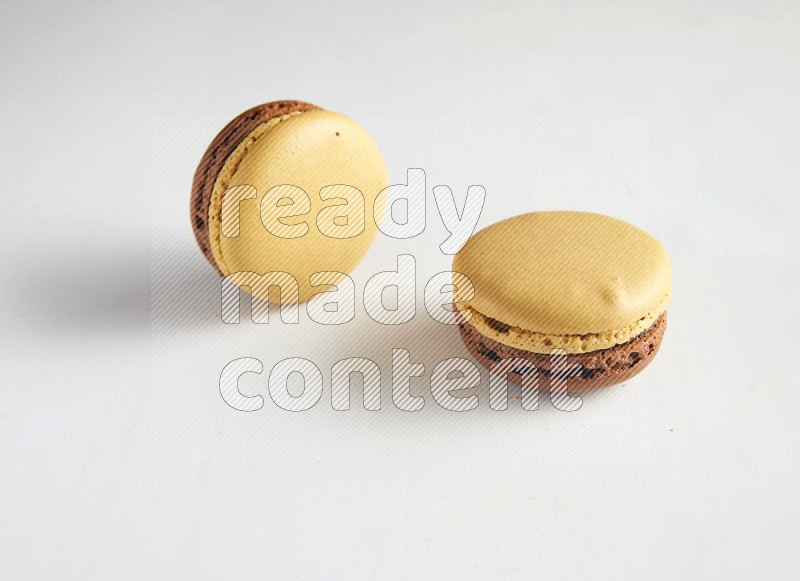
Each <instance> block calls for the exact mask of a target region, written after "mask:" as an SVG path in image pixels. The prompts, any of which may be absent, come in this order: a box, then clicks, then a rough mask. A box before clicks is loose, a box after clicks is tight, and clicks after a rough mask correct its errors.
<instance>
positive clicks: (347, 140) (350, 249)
mask: <svg viewBox="0 0 800 581" xmlns="http://www.w3.org/2000/svg"><path fill="white" fill-rule="evenodd" d="M387 185H388V173H387V170H386V164H385V163H384V161H383V158H382V156H381V153H380V151H379V150H378V147H377V145H376V144H375V142H374V141H373V140H372V138H371V137H370V136H369V134H367V132H366V131H365V130H364V129H363V128H362V127H361V126H359V125H358V124H357V123H356V122H355V121H353V120H351V119H349V118H347V117H345V116H344V115H341V114H339V113H333V112H331V111H325V110H323V109H320V108H319V107H317V106H315V105H311V104H309V103H303V102H301V101H276V102H272V103H266V104H264V105H259V106H258V107H254V108H252V109H250V110H248V111H245V112H244V113H242V114H241V115H239V116H238V117H236V118H235V119H233V121H231V122H230V123H228V125H227V126H226V127H225V128H224V129H223V130H222V131H221V132H220V133H219V134H218V135H217V136H216V137H215V138H214V140H213V141H212V142H211V145H210V146H209V147H208V150H207V151H206V152H205V154H204V155H203V157H202V159H201V161H200V164H199V166H198V168H197V171H196V173H195V176H194V183H193V185H192V197H191V221H192V228H193V230H194V235H195V238H196V240H197V243H198V245H199V246H200V249H201V250H202V252H203V254H204V255H205V257H206V259H207V260H208V262H209V263H210V264H211V265H212V266H213V267H214V268H215V269H216V270H217V272H218V273H220V274H221V275H223V276H228V275H231V274H235V275H237V276H238V275H239V274H242V276H243V278H241V279H240V280H238V281H234V282H238V283H242V282H247V281H248V280H251V279H252V276H253V275H264V274H265V273H274V272H280V273H288V274H289V275H291V276H292V277H294V278H295V279H296V280H297V284H298V287H299V290H298V292H297V293H296V294H294V295H292V296H289V297H288V298H287V296H286V293H285V292H282V293H281V296H280V298H279V300H280V301H281V302H294V301H296V300H299V301H304V300H306V299H308V298H309V297H310V296H311V295H313V294H315V292H319V289H316V290H315V284H316V285H319V284H328V285H329V284H335V283H336V281H337V280H338V279H341V278H342V277H343V276H344V275H346V274H347V273H349V272H350V271H351V270H352V269H353V268H354V267H355V266H356V265H357V264H358V262H359V261H360V260H361V258H362V257H363V256H364V254H365V253H366V251H367V249H368V248H369V246H370V244H371V243H372V241H373V239H374V238H375V235H376V234H377V232H378V227H377V224H376V219H379V218H380V216H382V213H383V208H381V207H376V197H377V196H378V194H379V193H380V192H381V190H383V189H384V188H386V187H387ZM377 206H380V204H377ZM248 273H250V274H248ZM315 273H327V274H325V275H322V276H320V277H318V278H317V279H316V283H315V284H312V277H313V275H314V274H315ZM248 276H250V277H251V278H250V279H248ZM244 288H246V290H248V291H250V292H252V293H253V294H254V295H257V296H260V298H264V299H267V298H269V299H270V300H273V302H276V301H275V300H274V297H275V295H269V296H267V290H268V285H266V284H265V285H261V286H260V287H259V286H258V285H255V284H251V285H250V286H245V287H244ZM259 288H260V289H261V292H259V290H258V289H259ZM282 291H283V289H282ZM290 294H291V293H290Z"/></svg>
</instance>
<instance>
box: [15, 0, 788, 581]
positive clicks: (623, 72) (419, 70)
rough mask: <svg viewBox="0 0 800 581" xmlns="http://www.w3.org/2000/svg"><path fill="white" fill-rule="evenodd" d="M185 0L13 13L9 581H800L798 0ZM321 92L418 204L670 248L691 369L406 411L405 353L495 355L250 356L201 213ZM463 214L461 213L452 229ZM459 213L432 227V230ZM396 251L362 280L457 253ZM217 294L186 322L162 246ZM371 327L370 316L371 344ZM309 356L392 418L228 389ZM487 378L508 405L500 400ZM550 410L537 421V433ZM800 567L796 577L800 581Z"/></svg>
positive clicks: (441, 339) (300, 346)
mask: <svg viewBox="0 0 800 581" xmlns="http://www.w3.org/2000/svg"><path fill="white" fill-rule="evenodd" d="M562 4H563V3H562V2H552V3H536V4H534V5H527V4H525V5H523V4H522V3H519V5H517V6H513V7H509V8H507V9H503V10H500V9H499V8H493V9H492V8H487V7H479V6H477V5H475V6H468V5H465V3H463V2H458V3H455V2H454V3H451V4H449V5H439V4H437V5H433V3H430V2H425V3H420V5H419V6H405V5H404V6H403V7H396V8H387V7H385V6H382V5H381V4H379V3H368V2H364V3H361V4H356V3H350V4H348V5H347V6H341V5H340V3H329V4H320V5H311V4H308V3H298V4H294V5H291V6H287V5H285V4H278V5H275V6H269V5H266V4H265V3H252V4H247V3H225V4H221V5H220V6H217V7H211V6H198V5H197V4H196V3H191V4H189V3H185V4H181V3H165V2H158V3H152V4H150V5H145V6H143V5H142V4H140V3H137V4H131V5H130V6H128V7H120V6H114V5H111V4H108V5H105V4H104V5H96V6H95V5H88V4H86V5H78V4H76V3H67V4H63V3H52V5H49V4H48V5H44V4H37V3H25V4H23V5H19V6H10V5H9V6H4V7H3V8H0V21H2V22H3V23H4V34H3V35H2V36H0V49H1V50H0V55H2V56H0V73H1V74H2V77H3V78H4V79H5V84H4V90H3V91H2V93H0V130H2V134H3V135H4V139H3V140H2V144H0V148H1V150H0V169H3V170H4V175H6V176H7V177H6V193H5V194H4V202H5V206H6V208H9V207H10V212H7V214H6V220H5V221H4V228H3V230H2V234H0V236H2V238H0V239H1V240H2V242H3V245H4V247H5V249H6V253H5V254H6V257H5V268H4V272H5V276H4V283H3V284H2V285H1V286H0V289H2V290H1V291H0V292H2V299H3V300H2V308H3V313H2V321H3V324H2V327H0V329H1V331H0V332H2V336H0V341H2V344H0V348H1V349H2V353H3V380H2V388H0V389H1V390H2V391H0V564H1V565H0V566H2V570H3V577H7V578H41V577H59V578H62V577H66V578H87V577H97V578H107V577H109V576H113V577H117V578H143V577H148V578H149V577H190V578H219V577H223V576H224V577H233V576H245V577H259V578H264V577H268V578H286V577H298V578H335V577H338V578H359V577H364V578H367V577H373V576H376V575H380V576H383V577H390V578H410V577H423V578H426V577H428V578H430V577H432V578H452V577H461V578H493V577H517V578H528V577H531V576H534V575H541V576H544V577H548V578H559V577H564V578H574V577H584V578H589V577H591V578H643V577H649V578H675V577H679V576H680V577H688V578H693V577H694V578H697V577H709V576H710V577H714V578H716V577H727V578H752V577H756V576H758V577H763V578H769V577H771V578H780V577H783V578H790V577H793V576H796V571H797V568H798V566H800V561H798V554H797V546H798V542H800V500H798V496H797V480H798V476H800V458H799V457H798V453H797V442H798V441H800V428H798V425H800V424H799V423H798V420H800V413H798V405H800V395H798V394H800V391H798V379H800V378H798V372H797V367H796V366H795V364H794V356H795V348H796V335H797V331H796V329H797V327H798V323H800V320H798V319H799V317H798V298H797V297H798V293H797V284H798V282H800V280H798V268H797V259H796V248H797V246H798V241H799V240H798V235H797V226H796V221H797V218H798V212H797V209H798V205H797V201H796V200H797V196H798V191H797V188H798V184H799V183H800V170H798V165H797V159H798V155H800V147H798V146H799V145H800V140H799V139H798V134H799V133H800V116H799V115H798V113H797V106H796V104H797V102H798V100H799V99H800V90H798V89H800V85H799V84H798V80H797V79H798V66H797V56H798V54H799V53H800V50H798V49H799V48H800V47H798V41H797V38H798V33H800V20H799V16H798V10H797V8H796V7H795V6H794V5H793V4H792V3H788V2H787V3H785V4H784V5H783V6H779V5H777V4H775V5H773V6H771V7H765V6H764V5H763V4H762V3H756V2H751V3H736V5H735V6H732V3H728V2H725V3H721V2H720V3H712V4H707V5H703V6H701V5H700V4H699V3H697V2H686V3H678V4H676V3H670V6H666V5H665V4H666V3H663V2H659V3H653V4H652V5H651V6H649V7H643V6H642V5H641V3H630V4H629V5H628V4H619V5H616V6H614V7H608V6H606V7H599V6H598V5H596V4H593V3H586V4H585V5H583V4H582V3H578V4H573V5H572V6H571V7H569V8H565V7H564V6H563V5H562ZM280 98H300V99H304V100H308V101H311V102H315V103H319V104H321V105H322V106H324V107H326V108H329V109H332V110H335V111H340V112H343V113H345V114H348V115H350V116H352V117H354V118H355V119H357V120H358V121H359V122H361V123H362V124H364V125H365V127H367V128H368V129H369V130H370V131H371V132H372V133H373V135H374V136H375V138H376V140H377V141H378V143H379V145H380V146H381V147H382V149H383V150H384V153H385V155H386V158H387V160H388V163H389V166H390V171H391V174H392V180H393V181H394V182H399V181H403V179H404V177H405V170H406V168H408V167H422V168H424V169H425V170H426V172H427V175H428V190H429V196H430V188H431V187H433V186H434V185H438V184H447V185H449V186H451V187H452V188H453V190H454V192H456V194H457V195H458V196H459V199H463V195H464V193H465V192H466V188H467V186H469V185H471V184H475V183H478V184H481V185H484V186H485V187H486V190H487V203H486V209H485V210H484V212H483V215H482V217H481V226H484V225H488V224H490V223H491V222H493V221H495V220H497V219H500V218H503V217H507V216H510V215H513V214H515V213H518V212H522V211H528V210H535V209H550V208H574V209H578V208H579V209H587V210H595V211H600V212H605V213H610V214H614V215H616V216H619V217H622V218H625V219H628V220H630V221H632V222H634V223H636V224H638V225H640V226H642V227H643V228H645V229H646V230H648V231H650V232H651V233H653V234H654V235H656V236H657V237H658V238H659V239H660V240H662V242H663V243H664V244H665V246H666V247H667V249H668V250H669V252H670V254H671V256H672V259H673V266H674V271H675V275H674V288H675V297H674V300H673V304H672V306H671V307H670V311H669V312H670V324H669V330H668V332H667V336H666V338H665V343H664V346H663V348H662V351H661V352H660V353H659V355H658V357H657V359H656V360H655V362H654V363H653V364H652V365H651V366H650V368H648V369H647V370H646V371H645V372H644V373H643V374H642V375H641V376H639V377H637V378H636V379H634V380H632V381H630V382H628V384H626V385H625V386H622V387H617V388H614V389H610V390H606V391H603V392H601V393H598V394H595V395H592V396H588V397H584V403H583V407H582V408H581V409H580V410H579V411H577V412H573V413H564V412H560V411H558V410H556V409H554V408H553V407H552V405H550V403H549V402H547V401H546V399H543V401H542V406H541V409H540V410H538V411H534V412H524V411H522V410H521V409H519V407H518V401H515V400H511V402H510V404H511V405H510V409H509V410H508V411H506V412H495V411H491V410H490V409H489V407H488V399H487V397H486V393H485V381H484V384H483V385H484V387H482V388H481V389H482V390H483V391H481V390H479V391H478V394H479V395H480V396H481V403H480V406H479V408H478V409H476V410H474V411H471V412H467V413H460V414H459V413H453V412H447V411H444V410H442V409H440V408H438V406H437V405H436V404H435V403H434V402H433V401H432V399H431V397H430V393H429V392H428V391H427V388H426V387H425V388H424V389H422V390H421V393H426V394H427V402H426V405H425V407H424V408H423V410H421V411H420V412H417V413H406V412H401V411H399V410H396V409H394V407H393V405H392V403H391V398H390V397H389V393H388V391H387V388H388V384H387V383H386V382H387V381H388V374H389V369H390V363H389V361H390V355H391V348H392V347H405V348H407V349H409V351H411V354H412V358H413V359H414V360H416V361H424V362H425V363H426V376H425V379H424V381H423V382H422V383H421V384H415V385H419V386H427V381H428V379H429V378H430V371H431V368H432V365H433V364H434V363H435V362H437V361H439V360H440V359H443V358H445V357H452V356H466V352H465V350H464V349H463V347H461V345H460V343H459V341H458V339H457V336H456V333H455V332H454V330H452V329H448V328H444V327H440V326H438V325H436V324H434V323H432V322H431V321H430V319H428V318H427V316H426V315H425V314H424V312H422V311H419V314H418V316H417V317H416V318H415V320H414V321H413V323H410V324H408V325H403V326H401V327H398V328H396V329H393V330H387V328H385V327H379V326H378V325H376V324H374V323H372V322H371V321H369V320H368V319H367V317H365V314H364V312H363V306H362V305H361V304H360V302H359V303H358V308H357V311H356V320H355V321H353V322H352V323H349V324H348V325H346V326H344V327H342V328H326V327H319V326H316V325H313V324H312V323H310V322H309V321H308V320H307V318H306V319H304V320H301V324H300V325H298V328H297V329H288V328H287V327H284V326H280V325H277V324H272V323H270V324H269V325H268V326H262V327H257V326H255V325H252V324H249V325H248V324H242V325H239V326H236V327H233V326H229V327H226V326H224V325H223V324H222V323H221V322H220V321H219V320H218V318H217V317H218V314H217V311H216V309H217V301H218V295H217V292H218V291H217V288H218V287H217V280H216V278H215V277H214V276H213V274H212V273H211V271H210V269H209V268H208V267H207V266H206V265H205V263H204V260H203V258H202V256H201V255H200V253H199V251H197V249H196V248H195V247H194V242H193V239H192V236H191V232H190V230H189V227H188V221H187V216H186V210H187V205H188V195H189V188H190V183H191V177H192V172H193V170H194V165H195V164H196V162H197V160H198V159H199V157H200V155H201V154H202V152H203V150H204V149H205V147H206V145H207V143H208V141H209V140H210V139H211V138H212V137H213V135H214V134H215V132H216V131H217V130H218V129H219V128H220V127H221V126H222V124H224V122H225V121H227V118H228V117H231V116H233V115H235V114H237V113H238V112H240V111H241V110H243V109H245V108H247V107H249V106H251V105H253V104H256V103H259V102H263V101H267V100H273V99H280ZM430 201H431V200H430V199H429V202H430ZM432 209H433V206H431V205H429V211H430V210H432ZM429 224H430V228H429V230H427V231H426V233H425V235H424V236H422V237H420V238H417V239H414V240H411V241H391V240H388V239H385V238H383V239H380V240H379V241H378V243H377V244H376V245H375V246H374V247H373V248H372V250H371V252H370V254H369V255H368V256H367V258H366V259H365V261H364V262H363V263H362V265H361V266H360V267H359V269H358V271H357V272H356V273H355V275H354V277H355V278H356V284H357V290H358V291H361V290H363V283H364V281H365V280H366V278H368V276H369V275H371V274H374V273H376V272H378V271H380V270H385V269H388V268H389V267H391V266H392V265H393V264H394V260H395V257H396V255H397V254H400V253H410V254H413V255H415V256H416V257H417V264H418V285H417V288H418V293H417V296H418V297H420V298H421V292H422V285H423V284H424V282H425V281H427V279H428V278H429V277H430V275H431V274H432V273H435V272H438V271H439V270H446V269H447V268H448V266H449V258H448V257H445V256H444V255H442V254H441V253H440V252H439V251H438V250H437V248H436V247H437V245H438V244H439V242H441V240H443V237H444V236H443V234H444V232H443V229H442V227H441V225H440V224H439V222H438V217H437V215H436V214H435V213H429ZM151 245H152V250H153V255H152V258H153V264H154V265H161V266H165V265H166V266H167V267H169V268H170V269H172V272H177V273H178V274H176V275H175V276H177V277H178V280H179V281H180V282H181V283H183V284H184V285H185V286H184V288H186V289H187V290H186V295H185V300H181V301H177V302H175V301H173V302H169V301H166V302H165V301H164V300H163V299H164V297H165V296H167V295H166V294H163V293H162V294H161V295H159V290H158V289H159V288H162V289H163V287H159V286H158V281H159V271H158V269H156V270H155V271H154V274H155V279H154V289H155V291H156V292H155V293H154V296H153V301H154V307H156V308H159V307H160V308H161V309H162V310H161V311H158V310H157V311H156V314H157V315H158V314H159V313H160V316H157V317H156V318H155V319H154V322H153V327H152V334H151V331H150V327H149V323H148V321H149V316H150V287H149V280H150V274H149V264H150V259H151V256H150V250H151ZM365 319H366V320H365ZM286 354H292V355H299V356H304V357H307V358H309V359H311V360H312V361H314V362H315V363H317V364H318V365H319V366H320V368H321V369H322V370H323V375H324V376H325V377H326V382H327V381H328V379H327V375H328V373H329V370H330V365H331V362H333V361H335V358H337V357H340V356H343V357H346V356H363V357H366V356H369V357H372V358H373V359H374V360H375V361H376V362H378V363H379V364H380V366H381V369H382V371H383V373H384V397H383V409H382V410H381V411H379V412H366V411H365V410H363V409H361V403H360V394H359V393H358V392H357V391H356V392H355V393H354V394H353V399H352V408H353V409H351V410H350V411H347V412H336V411H334V410H332V409H331V408H330V403H329V402H330V400H329V397H330V389H329V384H327V383H326V390H325V393H324V395H323V398H322V400H321V401H320V403H319V404H317V406H316V407H314V408H313V409H312V410H310V411H308V412H303V413H290V412H285V411H283V410H280V409H278V408H277V407H276V406H275V405H274V404H273V403H272V402H271V401H270V400H269V397H268V394H267V392H266V388H265V381H266V377H265V374H262V376H251V377H250V378H249V379H248V380H247V381H245V382H243V384H242V389H243V391H244V390H250V393H261V394H262V395H264V396H265V398H266V404H265V406H264V408H263V409H262V410H260V411H258V412H255V413H252V414H245V413H241V412H236V411H234V410H232V409H230V408H228V407H227V406H226V405H225V403H224V402H223V401H222V399H221V398H220V395H219V391H218V386H217V383H216V382H217V377H218V374H219V372H220V371H221V369H222V366H223V365H224V364H225V363H226V362H228V361H230V360H231V359H233V358H236V357H242V356H253V357H257V358H259V359H261V360H262V361H263V363H264V365H265V368H266V370H269V369H270V368H271V367H272V365H274V364H275V363H276V362H277V361H278V360H279V359H280V358H281V357H283V356H285V355H286ZM484 377H485V376H484ZM515 404H516V405H515ZM792 572H794V574H795V575H792Z"/></svg>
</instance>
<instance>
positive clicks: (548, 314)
mask: <svg viewBox="0 0 800 581" xmlns="http://www.w3.org/2000/svg"><path fill="white" fill-rule="evenodd" d="M453 270H454V271H456V272H460V273H463V274H464V275H466V276H467V277H468V278H469V279H470V280H471V281H472V284H473V285H474V289H475V295H474V297H473V298H472V299H471V300H468V301H465V302H464V303H462V304H461V305H459V308H460V309H462V310H463V309H466V310H468V311H472V312H473V313H475V312H476V313H477V316H476V317H473V319H472V320H471V321H470V323H471V324H474V325H475V326H476V327H478V328H479V329H482V328H485V327H486V326H487V325H486V324H485V323H486V318H487V317H489V318H492V319H495V320H497V321H500V322H502V323H505V324H506V325H510V326H512V327H515V328H516V329H515V330H512V333H511V335H512V339H511V340H509V338H508V335H509V333H508V332H507V331H506V332H501V333H496V334H497V336H496V337H495V338H497V339H498V340H500V341H501V342H504V343H507V344H524V343H525V341H527V342H528V343H530V342H531V341H532V340H533V339H531V337H530V333H534V334H539V335H540V337H539V338H540V339H542V340H543V341H544V342H543V343H542V345H547V346H549V344H552V340H551V339H548V338H547V336H556V337H558V336H562V337H563V336H571V339H573V338H574V339H575V340H576V341H578V343H577V344H576V345H575V346H574V347H573V348H572V349H567V350H568V352H585V351H590V350H593V349H597V348H604V347H605V346H610V345H613V344H616V343H619V342H622V336H623V335H627V336H628V338H630V335H631V334H638V332H641V331H642V330H644V329H638V327H642V326H644V325H649V324H652V322H653V321H654V320H655V318H657V316H658V315H660V314H661V313H663V312H664V310H665V309H666V306H667V303H668V302H669V297H670V293H671V282H672V266H671V264H670V260H669V256H668V255H667V252H666V250H664V248H663V246H661V244H660V243H659V242H658V241H657V240H656V239H655V238H653V237H652V236H650V235H649V234H647V233H646V232H644V231H643V230H641V229H639V228H637V227H636V226H633V225H631V224H628V223H627V222H623V221H622V220H618V219H616V218H611V217H609V216H603V215H600V214H591V213H586V212H533V213H530V214H523V215H521V216H516V217H514V218H510V219H508V220H504V221H502V222H499V223H497V224H493V225H492V226H489V227H488V228H485V229H483V230H481V231H480V232H478V233H477V234H475V235H474V236H473V237H472V238H471V239H470V241H469V242H467V244H466V245H465V247H464V248H463V249H462V250H461V252H459V253H458V254H457V255H456V256H455V258H454V260H453ZM460 299H461V297H460V293H459V291H458V290H457V291H456V300H460ZM621 330H622V331H623V333H620V332H619V331H621ZM514 331H515V332H514ZM526 332H527V335H528V336H526V337H523V335H525V334H526ZM592 334H597V335H598V336H599V337H600V340H599V341H598V340H596V338H593V337H590V335H592ZM582 336H583V337H582ZM504 337H505V340H503V338H504ZM587 340H589V341H590V342H591V341H594V343H591V344H589V343H587ZM625 340H627V339H625ZM537 341H538V340H537ZM581 342H582V343H583V344H582V345H581ZM564 343H565V344H566V342H564ZM572 343H574V342H572ZM572 343H570V344H572ZM537 344H538V343H537ZM559 346H560V345H559ZM529 350H532V349H529ZM536 350H538V351H540V352H546V351H545V350H544V349H536Z"/></svg>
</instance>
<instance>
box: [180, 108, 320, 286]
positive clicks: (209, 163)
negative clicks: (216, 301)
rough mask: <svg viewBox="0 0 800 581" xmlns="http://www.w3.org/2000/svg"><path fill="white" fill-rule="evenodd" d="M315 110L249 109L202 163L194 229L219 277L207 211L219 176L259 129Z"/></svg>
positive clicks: (195, 197) (193, 209) (210, 148)
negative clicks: (236, 151) (229, 158)
mask: <svg viewBox="0 0 800 581" xmlns="http://www.w3.org/2000/svg"><path fill="white" fill-rule="evenodd" d="M314 109H319V107H317V106H316V105H312V104H310V103H304V102H302V101H273V102H272V103H264V104H263V105H259V106H257V107H253V108H252V109H248V110H247V111H245V112H244V113H242V114H241V115H239V116H238V117H236V118H235V119H234V120H233V121H231V122H230V123H228V124H227V125H226V126H225V128H224V129H223V130H222V131H220V132H219V134H218V135H217V136H216V137H215V138H214V140H213V141H212V142H211V145H209V146H208V149H207V150H206V152H205V154H204V155H203V157H202V159H201V160H200V165H198V166H197V171H196V172H195V174H194V182H193V183H192V201H191V218H192V229H193V230H194V237H195V239H196V240H197V245H198V246H200V250H202V251H203V254H204V255H205V257H206V260H208V262H209V264H211V266H213V267H214V269H215V270H216V271H217V272H218V273H219V274H220V275H221V274H222V271H220V269H219V267H218V266H217V263H216V261H215V260H214V255H213V254H212V253H211V245H210V244H209V241H208V207H209V205H210V204H211V192H212V191H213V190H214V183H215V182H216V181H217V175H219V172H220V170H221V169H222V167H223V165H225V161H226V160H227V159H228V157H229V156H230V154H231V153H233V150H234V149H236V146H237V145H239V143H241V141H242V140H243V139H244V138H245V137H247V136H248V135H249V134H250V133H251V132H252V131H253V130H254V129H255V128H256V127H258V126H259V125H261V124H262V123H266V122H267V121H269V120H270V119H272V118H274V117H280V116H282V115H286V114H288V113H294V112H295V111H312V110H314Z"/></svg>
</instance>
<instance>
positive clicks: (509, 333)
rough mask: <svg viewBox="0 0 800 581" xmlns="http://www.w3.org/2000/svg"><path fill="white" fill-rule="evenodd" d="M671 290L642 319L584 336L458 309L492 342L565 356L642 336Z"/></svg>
mask: <svg viewBox="0 0 800 581" xmlns="http://www.w3.org/2000/svg"><path fill="white" fill-rule="evenodd" d="M671 296H672V289H671V288H670V289H669V291H668V292H667V294H666V295H665V296H664V298H662V299H661V301H660V302H659V304H658V306H657V307H656V308H655V309H653V310H652V311H650V312H649V313H647V314H646V315H645V316H644V317H642V318H641V319H639V320H637V321H636V322H634V323H631V324H630V325H627V326H625V327H623V328H621V329H614V330H611V331H603V332H601V333H587V334H585V335H551V334H546V333H539V332H537V331H529V330H527V329H522V328H520V327H514V326H511V325H508V324H506V323H505V322H504V321H497V320H495V319H492V318H490V317H487V316H486V315H484V314H482V313H480V312H478V311H476V310H475V309H473V308H471V307H470V306H469V305H466V306H462V307H461V309H459V310H460V311H461V312H462V313H464V315H465V317H466V320H467V324H468V325H472V326H473V327H475V329H477V330H478V332H480V333H481V335H484V336H485V337H489V338H490V339H494V340H495V341H497V342H498V343H502V344H503V345H508V346H509V347H515V348H517V349H522V350H524V351H531V352H533V353H542V354H548V353H550V352H551V351H552V350H553V349H563V350H564V351H566V352H567V353H570V354H577V353H589V352H591V351H599V350H600V349H608V348H610V347H614V346H616V345H622V344H623V343H627V342H628V341H630V340H631V339H633V338H634V337H637V336H638V335H640V334H642V333H643V332H644V331H646V330H647V329H649V328H650V327H652V326H653V324H654V323H655V322H656V320H657V319H658V318H659V317H660V316H661V315H663V314H664V312H665V311H666V310H667V305H668V304H669V301H670V298H671Z"/></svg>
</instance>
